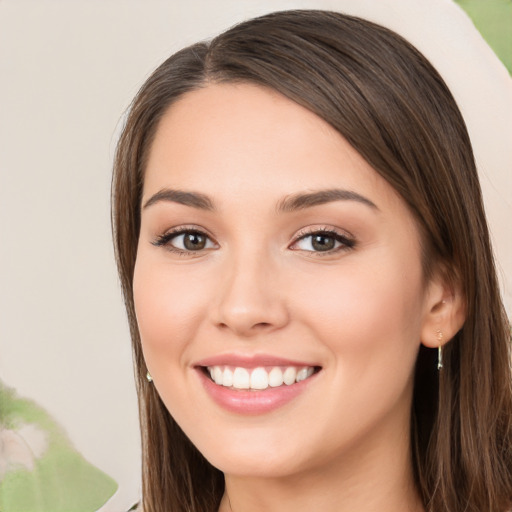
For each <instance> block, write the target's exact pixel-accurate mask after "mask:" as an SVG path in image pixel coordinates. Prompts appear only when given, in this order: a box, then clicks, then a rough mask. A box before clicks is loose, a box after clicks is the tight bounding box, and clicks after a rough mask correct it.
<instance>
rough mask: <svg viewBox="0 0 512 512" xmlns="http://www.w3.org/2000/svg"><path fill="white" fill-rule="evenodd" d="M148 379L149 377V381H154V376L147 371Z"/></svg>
mask: <svg viewBox="0 0 512 512" xmlns="http://www.w3.org/2000/svg"><path fill="white" fill-rule="evenodd" d="M146 379H148V382H153V377H151V374H150V373H149V371H148V373H146Z"/></svg>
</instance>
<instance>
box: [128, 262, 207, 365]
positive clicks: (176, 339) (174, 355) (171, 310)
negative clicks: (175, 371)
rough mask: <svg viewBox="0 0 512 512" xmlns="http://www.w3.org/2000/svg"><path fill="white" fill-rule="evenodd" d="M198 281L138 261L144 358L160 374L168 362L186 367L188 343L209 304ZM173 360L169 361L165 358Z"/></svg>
mask: <svg viewBox="0 0 512 512" xmlns="http://www.w3.org/2000/svg"><path fill="white" fill-rule="evenodd" d="M200 290H201V288H200V287H199V282H197V280H193V279H192V280H191V279H190V276H189V275H188V274H187V273H186V272H170V271H169V270H168V269H166V268H165V266H163V267H162V266H158V265H155V264H154V263H151V262H150V261H145V260H144V258H143V257H141V258H138V259H137V263H136V266H135V272H134V278H133V293H134V303H135V312H136V316H137V323H138V327H139V332H140V336H141V342H142V349H143V352H144V357H145V359H146V362H147V364H148V366H149V367H151V369H152V370H153V369H154V371H155V372H158V367H159V366H160V365H163V364H164V362H165V363H168V364H174V363H183V362H184V361H182V358H183V356H184V351H185V349H186V347H187V343H188V341H190V340H191V339H193V337H194V333H195V332H196V330H197V328H198V326H199V324H200V323H201V322H202V321H203V319H204V317H205V311H206V309H205V308H206V305H207V302H206V301H205V300H204V299H203V297H204V294H203V293H200ZM162 356H169V357H162Z"/></svg>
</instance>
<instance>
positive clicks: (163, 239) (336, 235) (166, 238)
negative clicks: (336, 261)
mask: <svg viewBox="0 0 512 512" xmlns="http://www.w3.org/2000/svg"><path fill="white" fill-rule="evenodd" d="M186 234H195V235H200V236H204V237H206V238H207V239H208V240H210V242H213V243H215V244H216V242H215V241H213V240H212V238H211V237H210V236H209V235H208V234H207V233H205V232H204V231H202V230H201V229H198V228H195V227H192V226H191V227H187V226H184V227H180V228H176V229H173V230H171V231H168V232H166V233H164V234H162V235H159V236H157V238H156V239H155V240H154V241H153V242H151V243H152V244H153V245H154V246H156V247H165V248H166V249H167V250H169V251H171V252H173V253H175V254H178V255H180V256H193V255H196V254H198V253H200V252H203V251H204V250H205V249H202V250H200V251H193V250H190V251H189V250H183V249H179V248H178V247H175V246H173V245H172V244H171V241H172V240H173V239H175V238H177V237H179V236H180V235H186ZM314 235H322V236H324V237H326V238H333V239H334V240H335V242H338V243H339V244H340V246H339V247H337V248H334V249H329V250H326V251H309V250H303V251H304V252H309V253H313V254H315V256H320V257H322V256H327V255H332V254H335V253H338V252H341V251H349V250H351V249H354V247H355V246H356V241H355V240H354V239H353V238H351V237H348V236H347V235H345V234H341V233H340V232H338V231H336V230H334V229H332V228H328V227H325V228H320V229H319V228H310V229H307V230H305V231H303V232H301V233H299V234H298V235H297V237H296V238H295V240H294V241H293V242H292V244H291V245H290V247H293V246H294V245H296V244H298V243H299V242H300V241H301V240H305V239H306V238H308V237H312V236H314ZM292 250H300V249H292Z"/></svg>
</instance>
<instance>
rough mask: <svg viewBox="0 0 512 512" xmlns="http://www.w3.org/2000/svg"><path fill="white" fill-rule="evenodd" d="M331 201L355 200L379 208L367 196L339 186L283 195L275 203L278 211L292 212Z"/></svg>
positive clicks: (374, 208)
mask: <svg viewBox="0 0 512 512" xmlns="http://www.w3.org/2000/svg"><path fill="white" fill-rule="evenodd" d="M333 201H356V202H358V203H361V204H364V205H366V206H369V207H370V208H372V209H373V210H377V211H378V210H379V208H378V207H377V205H376V204H375V203H374V202H373V201H370V199H368V198H367V197H364V196H362V195H361V194H358V193H357V192H352V191H351V190H343V189H339V188H333V189H326V190H318V191H315V192H307V193H298V194H293V195H290V196H288V197H285V198H284V199H283V200H282V201H280V202H279V203H278V205H277V211H278V212H293V211H296V210H304V209H305V208H311V207H313V206H319V205H322V204H326V203H332V202H333Z"/></svg>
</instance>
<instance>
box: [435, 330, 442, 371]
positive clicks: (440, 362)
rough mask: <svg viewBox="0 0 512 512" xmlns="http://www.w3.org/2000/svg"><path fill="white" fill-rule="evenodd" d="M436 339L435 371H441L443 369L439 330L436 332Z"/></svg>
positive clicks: (440, 333)
mask: <svg viewBox="0 0 512 512" xmlns="http://www.w3.org/2000/svg"><path fill="white" fill-rule="evenodd" d="M436 337H437V341H438V342H439V345H438V347H437V369H438V370H442V368H443V349H442V343H443V333H442V331H440V330H439V329H438V330H437V331H436Z"/></svg>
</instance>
